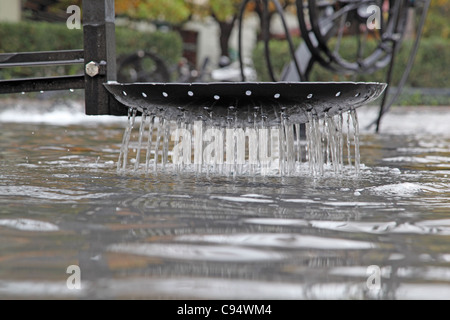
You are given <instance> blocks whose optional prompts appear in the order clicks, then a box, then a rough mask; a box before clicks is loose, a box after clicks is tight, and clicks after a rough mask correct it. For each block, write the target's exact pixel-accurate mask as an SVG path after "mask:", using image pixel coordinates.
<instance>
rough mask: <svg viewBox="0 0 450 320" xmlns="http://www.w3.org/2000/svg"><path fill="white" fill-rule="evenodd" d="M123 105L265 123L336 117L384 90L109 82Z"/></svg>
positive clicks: (346, 85)
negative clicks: (313, 117) (262, 121)
mask: <svg viewBox="0 0 450 320" xmlns="http://www.w3.org/2000/svg"><path fill="white" fill-rule="evenodd" d="M105 87H106V88H107V89H108V91H109V92H110V93H111V94H112V95H113V96H114V97H115V98H116V99H117V100H118V101H119V102H121V103H122V104H124V105H125V106H127V107H133V108H137V109H138V110H139V111H143V112H144V111H145V112H148V113H150V114H154V115H157V116H163V117H165V118H166V119H170V120H177V119H180V118H183V119H185V120H186V121H192V120H194V121H195V120H201V119H203V120H207V121H214V122H216V123H217V124H218V125H221V124H222V125H223V124H226V123H228V122H230V121H234V122H246V123H252V122H253V121H260V120H264V121H265V122H266V123H267V124H269V125H270V124H275V123H279V122H280V120H281V119H287V120H289V121H290V122H292V123H305V122H307V121H308V117H307V114H308V112H311V113H312V114H313V115H315V116H318V117H319V118H321V117H323V116H324V115H325V113H327V114H328V115H330V116H332V115H336V114H338V113H342V112H344V111H347V110H350V109H352V108H357V107H360V106H362V105H364V104H367V103H369V102H370V101H373V100H374V99H376V98H377V97H378V96H379V95H380V94H381V93H382V92H383V91H384V89H385V88H386V84H384V83H376V82H219V83H192V84H190V83H132V84H120V83H115V82H114V83H111V82H110V83H107V84H105Z"/></svg>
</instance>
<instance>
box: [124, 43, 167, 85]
mask: <svg viewBox="0 0 450 320" xmlns="http://www.w3.org/2000/svg"><path fill="white" fill-rule="evenodd" d="M117 80H118V81H119V82H121V83H133V82H169V81H170V73H169V70H168V68H167V66H166V64H165V62H164V61H163V60H162V59H161V58H160V57H158V56H157V55H156V54H154V53H152V52H149V51H142V50H141V51H138V52H136V53H133V54H131V55H128V56H125V57H123V58H121V59H119V61H118V74H117Z"/></svg>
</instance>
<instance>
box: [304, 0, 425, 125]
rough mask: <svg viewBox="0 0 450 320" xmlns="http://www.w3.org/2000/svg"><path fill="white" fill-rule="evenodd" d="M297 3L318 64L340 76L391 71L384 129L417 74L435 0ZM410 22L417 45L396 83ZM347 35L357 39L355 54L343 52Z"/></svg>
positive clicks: (385, 96)
mask: <svg viewBox="0 0 450 320" xmlns="http://www.w3.org/2000/svg"><path fill="white" fill-rule="evenodd" d="M296 4H297V15H298V20H299V28H300V31H301V34H302V38H303V39H304V41H305V43H306V45H307V47H308V49H309V51H310V52H311V55H312V57H313V59H314V62H318V63H319V64H320V65H322V66H323V67H325V68H326V69H328V70H330V71H332V72H334V73H336V74H350V75H351V74H353V75H358V74H371V73H374V72H375V71H377V70H380V69H383V68H385V70H386V78H385V82H386V83H387V84H388V85H389V87H388V89H387V90H386V91H385V92H384V94H383V96H382V102H381V105H380V112H379V116H378V118H377V119H376V120H375V121H374V122H373V123H372V125H374V124H376V131H378V130H379V125H380V121H381V117H382V116H383V114H384V113H386V112H387V111H388V110H389V108H390V107H391V105H392V104H393V103H394V102H395V101H396V100H397V99H398V96H399V95H400V92H401V90H402V88H403V86H404V85H405V83H406V80H407V78H408V75H409V73H410V71H411V68H412V65H413V63H414V59H415V56H416V53H417V50H418V46H419V42H420V38H421V34H422V31H423V27H424V24H425V19H426V15H427V12H428V8H429V4H430V0H342V1H331V0H296ZM411 13H413V14H411ZM409 19H412V20H413V21H409ZM408 22H412V24H413V25H414V24H417V27H416V29H415V30H414V36H415V41H414V44H413V47H412V49H411V51H410V53H409V58H408V62H407V66H406V68H405V70H403V73H402V77H401V80H400V81H399V82H398V83H393V81H392V80H393V67H394V64H395V58H396V54H397V52H398V49H399V48H400V44H401V42H402V40H403V38H404V36H405V34H406V31H407V30H406V29H407V26H408ZM344 37H346V38H348V37H351V38H354V45H355V50H354V51H353V53H352V54H351V55H348V53H347V54H346V55H344V54H343V53H342V52H343V51H344V50H342V39H343V38H344ZM346 51H348V50H346ZM306 77H308V75H306ZM392 88H395V90H393V89H392ZM391 93H393V94H392V97H388V95H389V94H391Z"/></svg>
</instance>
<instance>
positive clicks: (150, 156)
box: [117, 107, 360, 176]
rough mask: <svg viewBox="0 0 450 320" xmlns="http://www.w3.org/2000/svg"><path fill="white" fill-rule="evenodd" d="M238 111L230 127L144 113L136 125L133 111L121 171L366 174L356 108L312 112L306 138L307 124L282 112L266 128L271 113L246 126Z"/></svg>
mask: <svg viewBox="0 0 450 320" xmlns="http://www.w3.org/2000/svg"><path fill="white" fill-rule="evenodd" d="M208 112H209V111H208ZM233 112H234V110H233V107H230V109H229V117H228V118H227V121H226V123H225V124H221V123H217V122H214V121H213V115H212V113H209V114H208V116H207V117H205V116H199V117H198V118H197V119H198V120H197V121H194V122H193V123H190V122H187V121H186V119H185V118H183V117H181V118H179V119H178V120H177V121H169V120H167V119H166V118H165V117H164V114H163V113H161V114H157V115H156V114H149V113H148V111H144V112H143V113H142V115H140V125H139V126H136V121H137V118H139V117H138V116H137V114H138V111H137V109H136V108H130V110H129V113H128V125H127V127H126V128H125V132H124V136H123V141H122V147H121V150H120V155H119V160H118V163H117V170H118V171H119V172H127V171H128V172H129V171H131V172H135V173H139V172H141V171H142V172H145V173H146V174H148V173H153V174H157V173H159V172H164V171H168V172H170V171H172V172H174V173H181V172H185V171H187V172H195V173H197V174H207V175H209V174H214V175H227V176H236V175H263V176H264V175H271V176H274V175H279V176H295V175H298V174H299V173H304V172H309V173H310V174H311V175H312V176H322V175H324V174H325V173H326V172H329V171H331V172H333V173H335V174H343V172H344V169H345V168H350V169H352V170H353V168H354V171H355V173H356V174H359V172H360V157H359V124H358V117H357V114H356V111H355V110H354V109H351V110H350V111H349V112H347V113H346V114H345V115H344V114H338V115H335V116H329V115H327V114H326V115H325V117H324V118H323V119H319V118H318V117H317V116H316V115H315V114H313V113H312V112H309V113H308V114H307V118H308V122H307V123H306V124H304V126H305V127H304V132H305V137H303V135H302V129H303V128H302V126H303V124H299V123H292V122H291V121H290V120H289V117H287V116H284V115H283V113H282V112H281V114H280V115H279V119H280V121H279V122H278V123H277V124H275V125H274V124H272V125H267V124H266V122H265V117H264V116H265V112H266V111H265V110H263V108H261V107H258V108H255V109H254V110H252V113H251V115H252V116H251V117H249V119H248V122H247V123H246V124H242V122H237V121H236V120H235V119H236V118H235V117H234V116H233ZM345 116H346V117H347V119H346V123H347V126H344V121H345V119H344V118H345ZM135 127H136V128H135ZM134 130H138V131H137V135H135V136H137V139H135V140H136V141H133V139H132V137H135V136H133V131H134ZM345 145H346V148H345ZM144 150H145V151H146V152H144ZM345 153H346V155H345ZM144 154H145V157H144ZM345 156H346V157H347V161H348V165H345V164H344V158H345Z"/></svg>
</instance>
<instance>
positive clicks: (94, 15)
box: [83, 0, 126, 115]
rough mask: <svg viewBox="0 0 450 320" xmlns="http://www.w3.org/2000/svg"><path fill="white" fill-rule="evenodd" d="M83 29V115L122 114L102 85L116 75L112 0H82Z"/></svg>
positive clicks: (122, 111) (113, 78) (113, 79)
mask: <svg viewBox="0 0 450 320" xmlns="http://www.w3.org/2000/svg"><path fill="white" fill-rule="evenodd" d="M83 30H84V62H85V101H86V114H87V115H119V114H120V115H121V114H124V111H126V109H125V108H123V107H122V108H120V107H118V106H117V103H116V102H115V101H113V100H114V99H113V98H112V97H111V96H110V95H109V94H108V93H107V91H106V89H105V88H104V86H103V83H105V82H107V81H116V77H117V72H116V36H115V10H114V0H95V1H93V0H83ZM122 109H123V110H122Z"/></svg>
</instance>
